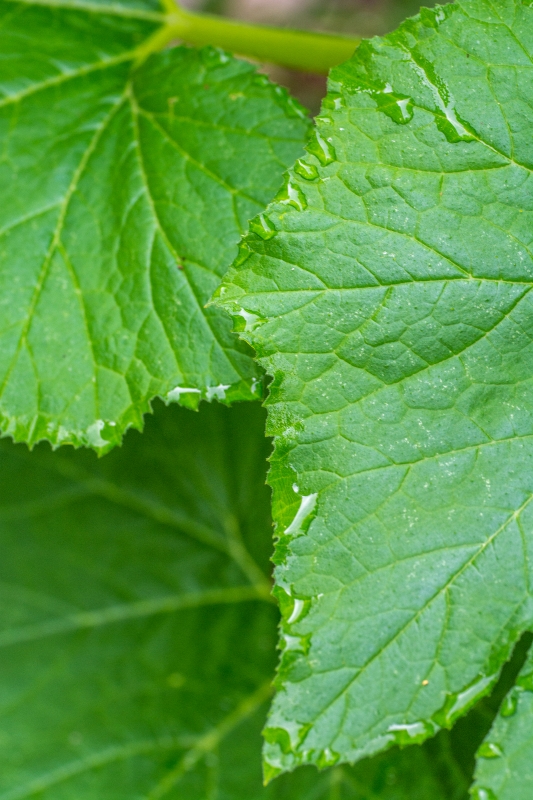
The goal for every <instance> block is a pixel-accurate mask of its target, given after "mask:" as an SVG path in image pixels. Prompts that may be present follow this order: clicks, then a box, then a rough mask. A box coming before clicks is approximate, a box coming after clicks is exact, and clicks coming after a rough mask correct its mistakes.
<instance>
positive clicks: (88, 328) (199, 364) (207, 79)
mask: <svg viewBox="0 0 533 800" xmlns="http://www.w3.org/2000/svg"><path fill="white" fill-rule="evenodd" d="M164 19H165V18H164V15H163V13H162V12H160V11H159V10H158V6H157V5H154V4H153V3H151V2H140V3H123V4H116V5H112V6H109V5H106V4H105V3H99V4H94V3H88V4H84V3H77V2H76V3H74V2H72V3H69V2H66V3H62V4H57V3H55V2H54V3H50V5H47V4H46V3H43V2H36V3H31V2H30V3H28V2H11V0H2V2H1V4H0V26H1V39H0V143H1V151H0V181H1V185H2V195H1V198H0V298H1V299H0V429H1V430H2V432H3V433H8V434H10V435H12V436H13V437H14V438H15V439H16V440H25V441H28V442H30V443H34V442H36V441H38V440H40V439H42V438H46V439H48V440H49V441H51V442H52V443H53V444H61V443H66V442H69V443H73V444H75V445H80V444H84V445H89V446H92V447H95V448H97V449H99V450H102V451H103V450H105V449H106V448H109V447H110V446H111V445H112V444H114V443H117V442H119V441H120V440H121V436H122V434H123V432H124V430H125V429H126V428H127V427H129V426H130V425H133V426H136V427H139V426H141V424H142V414H143V413H145V412H146V411H147V410H149V402H150V400H151V399H152V398H153V397H154V396H156V395H160V396H162V397H164V398H166V399H167V400H169V401H180V402H182V403H183V402H185V403H187V404H189V405H191V404H192V405H197V404H198V401H199V398H201V397H206V398H207V399H212V398H213V397H216V398H218V399H226V400H228V401H230V400H233V399H243V398H244V399H246V398H253V397H254V396H257V394H258V393H259V392H260V387H259V385H258V377H259V372H258V370H257V367H255V366H254V364H253V362H252V360H251V358H250V355H249V350H248V348H247V347H246V346H245V345H243V344H236V342H235V340H234V337H232V336H231V333H230V327H231V325H230V324H229V323H228V321H227V320H226V317H225V315H224V314H223V312H220V311H217V310H215V309H205V308H204V305H205V303H206V302H207V300H208V299H209V297H210V295H211V294H212V292H213V291H214V289H215V288H216V286H217V285H218V281H219V279H220V276H221V275H222V274H223V273H224V271H225V269H226V268H227V266H228V264H229V263H231V261H232V259H233V257H234V253H235V252H236V245H237V242H238V239H239V236H240V234H241V233H242V232H243V231H245V230H246V227H247V221H248V219H249V218H250V217H252V216H254V215H255V214H257V213H258V212H259V211H260V210H261V209H262V208H263V207H264V205H265V204H266V203H267V202H268V201H269V200H270V199H272V197H273V195H274V194H275V192H276V190H277V189H278V188H279V185H280V183H281V175H282V172H283V170H284V169H285V167H286V166H287V165H288V164H289V163H290V162H291V161H292V160H293V159H294V158H296V156H297V155H298V154H299V152H300V151H301V147H302V142H303V138H304V136H305V132H306V130H307V121H306V119H305V115H304V114H303V112H302V111H301V109H300V108H299V107H298V106H297V105H296V104H295V103H294V102H293V101H292V100H290V99H289V97H288V96H287V94H286V92H285V91H284V90H281V89H279V88H276V87H274V86H273V85H271V84H269V82H268V81H267V79H266V78H265V77H264V76H259V75H257V74H256V73H255V70H254V69H253V68H252V67H251V65H249V64H246V63H244V62H240V61H236V60H234V59H231V58H229V57H228V56H226V55H225V54H223V53H221V52H219V51H216V50H212V49H204V50H202V51H196V50H191V49H186V48H174V49H171V50H167V51H165V52H163V53H160V54H157V55H153V56H151V57H150V58H148V60H146V56H147V55H148V53H149V52H150V50H151V49H153V48H154V47H156V45H157V42H158V41H159V39H158V37H160V36H161V32H162V31H163V32H164V30H165V28H164Z"/></svg>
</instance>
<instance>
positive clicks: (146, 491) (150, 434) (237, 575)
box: [0, 404, 484, 800]
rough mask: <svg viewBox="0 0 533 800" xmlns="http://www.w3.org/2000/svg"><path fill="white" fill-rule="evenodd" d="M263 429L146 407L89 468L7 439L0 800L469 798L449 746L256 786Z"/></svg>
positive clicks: (211, 415) (262, 671)
mask: <svg viewBox="0 0 533 800" xmlns="http://www.w3.org/2000/svg"><path fill="white" fill-rule="evenodd" d="M263 432H264V412H263V411H262V410H261V409H260V408H258V407H257V405H255V404H250V405H244V406H242V407H240V408H234V409H227V408H224V407H222V406H218V405H213V406H211V407H204V408H202V411H201V413H200V414H198V415H196V414H194V415H193V414H192V413H191V412H189V411H187V410H185V409H179V408H176V407H172V408H168V409H162V408H158V409H157V411H156V414H155V416H154V417H151V418H149V419H148V420H147V424H146V431H145V433H144V434H143V435H142V436H140V435H139V434H138V433H130V434H129V435H128V436H127V438H126V441H125V443H124V446H123V448H121V449H120V450H116V451H115V452H113V453H112V454H111V455H109V456H106V457H105V458H104V459H100V460H97V459H96V457H95V456H94V454H92V453H90V452H86V451H78V452H73V451H70V450H65V449H61V450H60V451H59V452H56V453H51V452H50V451H49V448H48V447H46V446H44V445H40V446H39V447H37V448H36V450H34V452H33V453H31V454H29V453H28V451H27V449H26V448H25V447H24V446H22V445H13V444H12V443H10V442H7V441H4V442H2V443H0V482H1V484H2V488H3V491H2V496H1V498H0V548H1V552H2V559H1V561H0V653H1V658H0V712H1V716H0V744H1V748H0V798H1V800H23V799H25V798H30V797H39V798H40V799H41V800H71V798H73V797H75V798H76V800H102V798H106V800H107V799H108V798H109V800H141V799H142V800H154V798H161V797H168V798H169V800H376V799H377V798H379V800H427V798H428V797H432V798H435V800H452V798H454V797H455V795H454V794H453V791H459V792H461V793H460V794H458V795H457V796H458V797H461V796H462V793H464V789H465V787H466V785H467V783H465V780H466V779H465V776H464V775H462V774H461V767H460V766H458V765H457V764H456V763H455V761H456V756H455V755H452V756H450V752H451V750H450V748H451V746H452V745H453V743H450V742H448V741H446V740H442V741H441V742H431V743H429V744H431V745H432V748H430V749H423V748H409V749H407V750H403V751H399V750H395V751H393V752H391V753H387V754H384V755H382V756H379V757H377V758H375V759H372V760H370V761H365V762H364V763H361V764H358V765H357V766H356V767H355V768H346V767H336V768H335V769H333V770H331V771H326V772H324V773H321V774H320V775H318V773H317V771H316V769H315V768H313V767H307V768H304V769H301V770H298V771H297V772H296V773H295V774H293V775H289V776H285V777H284V778H283V779H282V780H281V781H276V783H274V784H272V785H271V786H270V787H268V788H263V787H262V780H261V727H262V725H263V724H264V719H265V716H266V710H267V700H268V697H269V694H270V684H271V679H272V674H273V671H274V661H275V642H276V635H277V631H276V629H277V622H278V612H277V609H276V607H275V604H274V603H272V598H271V596H270V586H269V581H268V577H267V576H268V573H269V561H268V555H269V552H270V548H271V531H270V529H271V523H270V513H269V512H270V508H269V492H268V490H267V489H266V487H265V470H266V467H265V460H266V455H267V453H268V450H269V444H268V442H267V441H266V440H265V438H264V435H263ZM468 731H469V733H468V738H467V744H466V745H462V744H461V747H460V753H461V755H463V754H464V753H465V752H468V751H469V749H470V750H472V751H473V750H474V749H475V747H476V746H477V745H476V743H478V742H480V741H481V739H482V737H483V735H484V731H483V732H482V733H481V736H480V735H479V734H478V732H477V729H476V728H475V726H474V727H472V726H471V727H469V729H468ZM446 735H448V734H447V733H446ZM437 744H438V747H435V746H434V745H437ZM463 784H464V785H463ZM450 787H451V788H450ZM461 790H462V791H461Z"/></svg>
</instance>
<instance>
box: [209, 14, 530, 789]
mask: <svg viewBox="0 0 533 800" xmlns="http://www.w3.org/2000/svg"><path fill="white" fill-rule="evenodd" d="M532 127H533V9H532V8H531V7H530V6H529V5H528V4H527V3H522V2H519V0H495V2H489V0H464V2H459V3H456V4H454V5H450V6H445V7H443V8H437V9H435V10H432V11H427V10H426V11H422V12H421V14H420V15H419V16H418V17H416V18H414V19H413V20H410V21H407V22H406V23H405V24H404V25H402V26H401V27H400V29H399V30H398V31H397V32H395V33H393V34H391V35H389V36H387V37H385V38H383V39H375V40H372V41H369V42H366V43H364V44H363V45H361V47H360V48H359V49H358V51H357V52H356V54H355V55H354V57H353V58H352V59H351V60H350V61H349V62H347V63H346V64H345V65H343V66H341V67H339V68H337V69H335V70H334V71H333V74H332V78H331V81H330V90H329V94H328V98H327V100H326V102H325V107H324V110H323V114H322V116H321V117H320V118H319V119H318V122H317V131H316V136H315V138H314V139H313V141H312V143H311V145H310V146H309V148H308V149H309V155H308V156H306V158H305V159H303V160H301V161H299V162H297V164H296V166H295V168H294V170H293V171H292V172H291V174H290V178H289V179H288V181H287V183H286V187H285V189H284V191H283V192H282V193H281V194H280V195H279V197H278V202H277V203H275V204H274V205H273V206H271V208H270V209H269V210H268V211H267V213H266V214H264V215H263V216H261V217H260V218H259V219H258V220H257V221H256V222H255V224H254V225H253V231H254V233H253V234H250V235H249V236H248V237H247V238H246V240H245V242H244V243H243V245H242V249H241V254H240V257H239V259H238V261H237V262H236V266H235V268H234V269H233V270H232V272H231V274H230V275H229V276H228V277H227V279H226V280H225V282H224V286H223V287H222V289H221V290H220V293H219V298H220V302H221V303H222V304H223V305H224V306H225V307H226V308H228V309H229V310H231V311H232V312H233V313H234V314H236V320H237V323H238V327H239V328H240V329H241V336H242V338H244V339H246V340H247V341H250V342H252V344H253V346H254V347H255V349H256V351H257V353H258V356H259V361H260V363H261V364H262V365H263V366H264V367H265V369H266V370H267V371H268V372H269V373H270V374H271V375H272V376H273V378H274V380H273V383H272V388H271V395H270V398H269V401H268V405H269V431H270V433H272V434H273V435H274V436H275V437H276V438H275V442H276V451H275V455H274V457H273V463H272V471H271V483H272V486H273V488H274V490H275V501H274V506H275V518H276V520H277V523H278V529H277V532H278V535H279V537H280V541H279V544H278V550H277V556H276V558H277V563H278V567H277V571H276V580H277V586H278V589H277V591H278V594H279V596H280V598H281V601H282V608H283V613H284V622H283V626H282V647H283V653H282V657H281V665H280V669H279V676H278V682H277V684H278V693H277V696H276V698H275V700H274V705H273V709H272V712H271V715H270V721H269V725H268V727H267V729H266V732H265V736H266V749H265V757H266V763H267V774H268V775H273V774H276V773H277V772H279V771H282V770H286V769H291V768H293V767H294V766H296V765H297V764H300V763H307V762H313V763H316V764H318V765H327V764H331V763H335V762H337V761H339V760H343V761H356V760H357V759H360V758H362V757H363V756H365V755H368V754H370V753H373V752H376V751H379V750H382V749H384V748H387V747H389V746H390V745H391V744H393V743H394V742H403V743H408V742H416V741H421V740H423V739H424V738H426V737H427V736H430V735H432V734H433V733H434V732H435V731H437V730H438V729H439V727H441V726H449V725H451V724H452V723H453V721H454V720H455V719H456V718H457V717H458V716H460V715H461V714H463V713H464V712H465V710H466V709H467V708H468V707H469V706H470V705H471V704H472V703H473V702H475V700H476V698H478V697H479V696H481V695H483V694H484V693H486V692H487V691H488V690H489V688H490V687H491V685H492V684H493V683H494V681H495V679H496V677H497V675H498V673H499V670H500V668H501V665H502V663H503V662H504V661H505V659H506V658H507V657H508V654H509V652H510V648H511V646H512V644H513V642H514V641H515V640H516V639H517V637H518V636H519V634H520V633H521V632H522V631H523V630H524V629H526V628H528V627H531V625H532V624H533V603H532V596H531V590H530V581H531V577H532V574H531V573H532V562H531V552H532V547H533V506H532V505H531V500H532V498H533V417H532V414H531V409H532V408H533V381H532V378H533V345H532V341H533V305H532V302H531V296H532V295H531V288H532V286H533V253H532V251H531V242H532V234H531V232H532V230H533V183H532V176H531V167H532V165H533V146H532V139H531V130H532ZM293 490H294V491H293Z"/></svg>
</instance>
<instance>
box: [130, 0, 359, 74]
mask: <svg viewBox="0 0 533 800" xmlns="http://www.w3.org/2000/svg"><path fill="white" fill-rule="evenodd" d="M163 6H164V9H165V11H166V12H167V14H166V16H165V25H164V26H163V27H162V28H161V29H160V30H158V31H157V32H156V33H155V34H154V36H153V37H152V38H151V39H149V40H148V41H147V42H146V44H145V45H144V46H143V47H142V48H141V51H140V52H139V58H138V60H144V58H146V57H147V56H148V55H149V54H150V53H152V52H155V51H157V50H160V49H162V48H163V47H165V46H166V45H167V44H169V43H170V42H172V41H173V40H174V39H182V40H183V41H185V42H188V43H190V44H194V45H199V46H202V45H207V44H211V45H215V46H217V47H222V48H224V49H225V50H229V51H230V52H235V53H239V54H240V55H243V56H250V57H251V58H254V59H257V60H259V61H268V62H271V63H275V64H279V65H281V66H284V67H291V68H292V69H298V70H302V71H303V72H322V73H327V72H328V71H329V70H330V69H331V67H334V66H336V65H337V64H340V63H342V62H343V61H346V60H347V59H348V58H350V56H351V55H352V54H353V52H354V50H355V48H356V47H357V45H358V44H359V41H360V40H359V39H356V38H353V37H348V36H338V35H333V34H328V33H313V32H308V31H297V30H290V29H285V28H270V27H264V26H261V25H251V24H249V23H244V22H239V21H236V20H229V19H224V18H223V17H218V16H214V15H211V14H197V13H194V12H191V11H185V10H184V9H182V8H180V7H179V6H177V5H176V4H175V2H174V0H163Z"/></svg>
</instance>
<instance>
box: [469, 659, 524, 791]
mask: <svg viewBox="0 0 533 800" xmlns="http://www.w3.org/2000/svg"><path fill="white" fill-rule="evenodd" d="M532 720H533V658H532V657H531V655H530V657H529V659H528V660H527V661H526V663H525V665H524V668H523V670H522V672H521V674H520V676H519V678H518V681H517V685H516V687H515V688H513V689H512V690H511V692H510V693H509V694H508V695H507V697H506V698H505V700H504V701H503V704H502V707H501V709H500V716H499V717H498V719H497V720H496V722H495V723H494V725H493V726H492V728H491V731H490V733H489V734H488V736H487V738H486V739H485V741H484V742H483V744H482V745H481V747H480V748H479V752H478V767H477V770H476V783H475V785H474V788H473V790H472V797H473V798H474V799H475V800H495V798H496V799H497V800H522V799H523V800H526V798H530V797H531V795H532V793H533V725H532Z"/></svg>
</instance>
